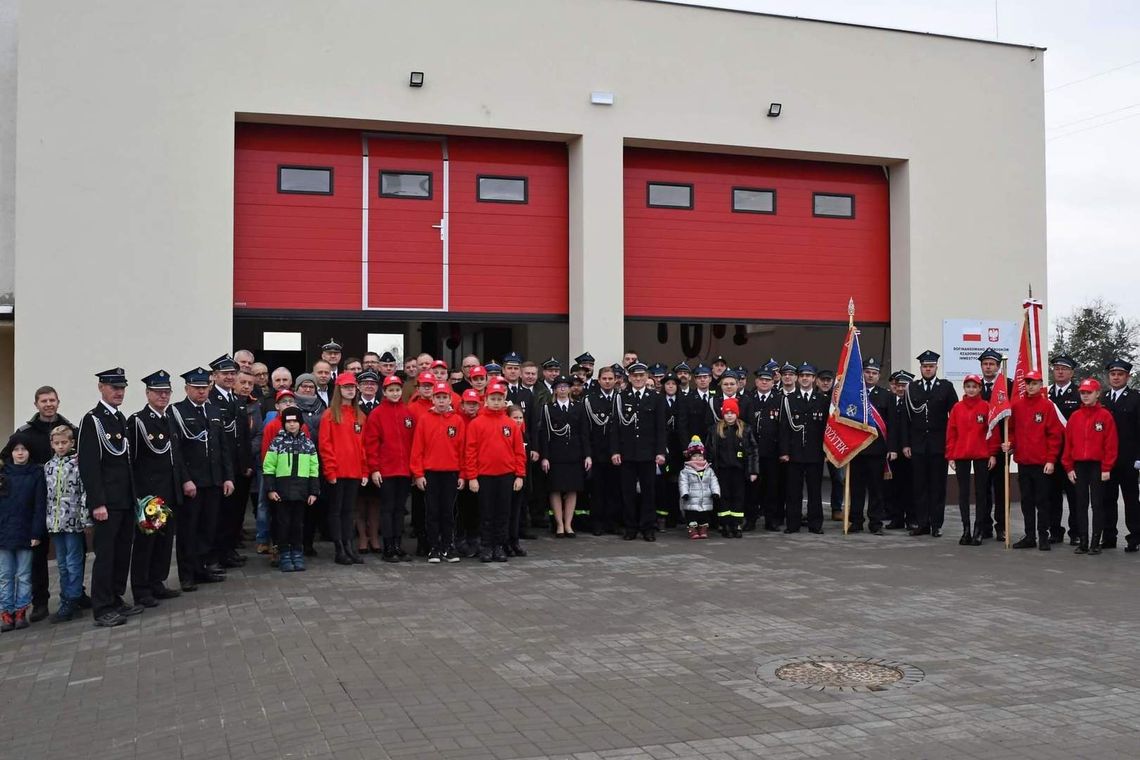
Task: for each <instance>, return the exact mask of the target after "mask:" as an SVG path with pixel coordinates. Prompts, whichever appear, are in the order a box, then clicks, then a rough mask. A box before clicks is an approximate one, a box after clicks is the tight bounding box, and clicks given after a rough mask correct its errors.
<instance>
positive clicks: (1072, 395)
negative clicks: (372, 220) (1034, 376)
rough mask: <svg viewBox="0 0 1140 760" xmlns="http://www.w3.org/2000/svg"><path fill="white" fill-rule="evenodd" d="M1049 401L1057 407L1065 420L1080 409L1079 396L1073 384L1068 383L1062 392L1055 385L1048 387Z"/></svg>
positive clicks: (1075, 385)
mask: <svg viewBox="0 0 1140 760" xmlns="http://www.w3.org/2000/svg"><path fill="white" fill-rule="evenodd" d="M1049 400H1050V401H1052V402H1053V403H1054V404H1056V405H1057V408H1058V409H1060V410H1061V415H1062V416H1063V417H1064V418H1065V419H1066V420H1067V419H1069V418H1070V417H1072V416H1073V412H1075V411H1077V410H1078V409H1080V407H1081V394H1080V392H1079V391H1077V384H1076V383H1073V382H1070V383H1069V385H1068V386H1067V387H1066V388H1065V390H1064V391H1063V392H1062V391H1061V390H1060V389H1059V388H1058V387H1057V386H1056V385H1050V386H1049Z"/></svg>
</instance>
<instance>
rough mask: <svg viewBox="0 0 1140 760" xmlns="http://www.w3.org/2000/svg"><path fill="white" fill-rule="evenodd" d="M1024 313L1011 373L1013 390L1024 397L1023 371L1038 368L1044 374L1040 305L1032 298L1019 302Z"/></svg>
mask: <svg viewBox="0 0 1140 760" xmlns="http://www.w3.org/2000/svg"><path fill="white" fill-rule="evenodd" d="M1021 305H1022V307H1023V308H1024V309H1025V314H1024V316H1023V317H1022V319H1021V341H1020V343H1019V344H1018V351H1017V365H1016V369H1015V370H1014V373H1013V384H1014V390H1015V391H1016V392H1017V397H1018V398H1024V397H1025V373H1026V372H1029V371H1030V370H1038V371H1039V372H1041V373H1042V375H1043V376H1044V374H1045V370H1044V369H1043V365H1042V363H1041V307H1042V304H1041V302H1040V301H1036V300H1034V299H1032V298H1029V299H1026V300H1025V302H1024V303H1022V304H1021Z"/></svg>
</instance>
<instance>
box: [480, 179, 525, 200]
mask: <svg viewBox="0 0 1140 760" xmlns="http://www.w3.org/2000/svg"><path fill="white" fill-rule="evenodd" d="M476 183H477V196H476V197H477V198H478V199H479V200H481V201H484V202H486V203H526V197H527V196H526V177H487V176H479V177H477V178H476Z"/></svg>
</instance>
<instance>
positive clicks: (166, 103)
mask: <svg viewBox="0 0 1140 760" xmlns="http://www.w3.org/2000/svg"><path fill="white" fill-rule="evenodd" d="M1042 68H1043V60H1042V52H1041V51H1040V50H1037V49H1033V48H1026V47H1017V46H1009V45H998V44H990V43H982V42H972V41H965V40H959V39H951V38H943V37H936V36H931V35H922V34H911V33H900V32H892V31H885V30H879V29H870V28H859V27H851V26H843V25H839V24H829V23H818V22H807V21H799V20H794V19H788V18H778V17H770V16H761V15H749V14H742V13H734V12H726V11H718V10H711V9H705V8H694V7H687V6H676V5H668V4H661V3H653V2H643V1H641V0H526V1H525V2H524V1H523V0H480V2H477V3H472V2H461V1H460V0H450V1H445V0H420V1H419V2H415V3H388V2H376V1H375V0H339V1H338V2H335V3H312V2H308V1H307V0H245V1H244V2H241V3H233V2H229V1H228V0H195V1H194V2H190V1H188V0H187V1H183V2H172V3H154V2H150V1H149V0H123V1H122V2H117V3H73V2H68V1H66V0H37V1H36V2H34V3H26V4H25V5H24V6H22V8H21V18H20V26H19V79H18V88H19V90H18V92H19V102H18V110H17V117H18V120H17V128H18V135H19V141H18V152H17V165H16V170H17V175H16V186H15V187H16V230H15V247H16V257H17V266H16V293H17V299H18V307H17V311H16V320H17V322H16V336H15V359H16V366H17V372H16V393H17V395H18V397H21V398H22V397H24V396H27V395H28V394H29V393H30V391H31V389H32V388H33V387H34V385H36V384H37V383H38V382H40V380H41V378H38V377H36V376H35V373H33V372H26V371H25V369H24V368H27V367H53V368H56V371H59V369H60V368H61V365H60V364H59V357H60V356H61V355H65V356H67V357H69V361H68V362H67V365H66V369H67V374H66V376H63V377H56V378H54V380H55V382H56V383H58V384H59V385H60V386H61V388H60V389H61V392H62V393H63V394H64V396H65V397H66V398H68V399H69V400H72V402H71V403H69V405H68V406H69V410H70V411H71V412H74V410H73V409H72V407H73V406H74V405H75V403H76V402H75V401H74V400H75V399H77V398H88V397H92V398H93V395H94V380H93V378H92V377H91V373H94V372H95V371H96V370H100V369H104V368H105V367H106V366H112V365H116V364H121V365H122V366H124V367H125V368H126V369H127V371H128V373H129V375H130V377H131V378H132V379H135V380H137V378H138V377H140V376H141V375H143V374H145V373H147V372H149V371H151V370H153V369H155V368H157V367H160V366H162V367H166V368H168V369H170V370H172V371H175V372H180V371H182V370H184V369H186V368H188V367H190V366H193V365H196V364H199V363H203V362H206V361H208V360H209V359H211V358H213V357H214V356H216V355H218V354H219V353H221V352H222V351H224V350H228V349H230V348H231V346H230V333H231V309H230V305H231V303H232V261H233V125H234V121H235V119H257V120H278V121H283V122H304V123H321V124H338V125H348V126H361V127H368V128H374V129H404V130H419V131H438V132H479V133H482V134H489V135H512V134H519V135H523V134H525V135H528V136H540V137H541V136H547V137H552V138H556V139H562V140H566V141H568V142H569V144H570V161H571V167H570V168H571V172H570V173H571V213H572V218H571V229H570V236H571V254H570V256H571V261H570V267H571V269H570V271H571V286H570V287H571V315H570V325H569V335H570V346H569V349H570V354H571V355H574V354H577V353H578V352H579V351H580V350H582V349H583V348H589V349H590V350H591V351H592V352H593V353H594V354H595V355H597V356H612V355H614V354H616V353H618V352H620V350H621V348H622V343H623V335H622V330H621V329H620V327H619V324H620V319H619V317H618V315H619V314H620V313H621V311H620V310H621V304H622V295H623V268H622V263H621V253H622V247H623V244H622V211H621V202H622V191H621V177H622V169H621V157H622V148H623V145H626V144H640V145H662V146H680V147H689V148H695V149H703V150H711V149H716V150H727V151H736V152H741V153H755V154H765V155H783V156H803V157H811V158H833V159H835V160H860V161H872V162H880V163H885V164H890V166H891V177H892V217H893V218H892V253H891V256H892V278H893V279H892V293H893V295H892V308H893V317H894V324H893V330H892V354H893V359H894V364H895V366H906V365H907V364H908V363H909V361H908V360H909V357H911V356H913V355H914V353H915V352H916V351H917V350H918V349H920V348H923V347H926V346H929V345H934V346H937V345H939V344H940V342H941V339H940V330H941V323H942V319H943V318H946V317H965V316H977V317H1005V318H1016V314H1017V309H1018V305H1019V302H1020V299H1021V297H1022V296H1023V294H1024V290H1025V284H1026V282H1027V281H1032V282H1033V283H1034V288H1035V293H1038V294H1039V295H1040V296H1045V295H1046V294H1045V293H1044V289H1045V188H1044V181H1045V174H1044V131H1043V94H1042ZM413 70H417V71H424V72H425V74H426V85H425V86H424V87H423V88H422V89H411V88H409V87H408V86H407V82H408V74H409V72H411V71H413ZM592 90H608V91H612V92H613V93H614V99H615V103H614V105H613V106H595V105H591V104H590V100H589V95H590V92H591V91H592ZM772 101H778V102H781V103H783V106H784V114H783V115H782V116H781V117H780V118H778V119H771V118H767V117H766V116H765V112H766V111H767V108H768V104H769V102H772ZM820 254H821V256H826V252H825V251H821V252H820ZM983 270H984V271H986V272H987V273H988V276H986V277H984V278H979V277H978V276H977V274H978V272H980V271H983ZM49 295H50V296H51V298H50V299H49V298H48V297H47V296H49ZM61 302H62V303H67V304H72V305H73V307H72V308H71V309H70V310H67V309H60V308H59V307H58V304H59V303H61ZM995 304H996V306H995ZM140 402H141V393H140V391H139V388H138V384H137V382H136V383H135V384H134V386H132V389H131V394H130V395H129V396H128V406H136V405H137V404H138V403H140Z"/></svg>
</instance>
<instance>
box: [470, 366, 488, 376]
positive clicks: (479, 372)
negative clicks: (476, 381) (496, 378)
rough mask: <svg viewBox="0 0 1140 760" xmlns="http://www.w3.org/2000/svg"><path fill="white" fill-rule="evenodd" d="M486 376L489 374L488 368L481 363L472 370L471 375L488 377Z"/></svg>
mask: <svg viewBox="0 0 1140 760" xmlns="http://www.w3.org/2000/svg"><path fill="white" fill-rule="evenodd" d="M486 376H487V368H486V367H484V366H483V365H479V366H478V367H476V368H475V369H473V370H471V377H486Z"/></svg>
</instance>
